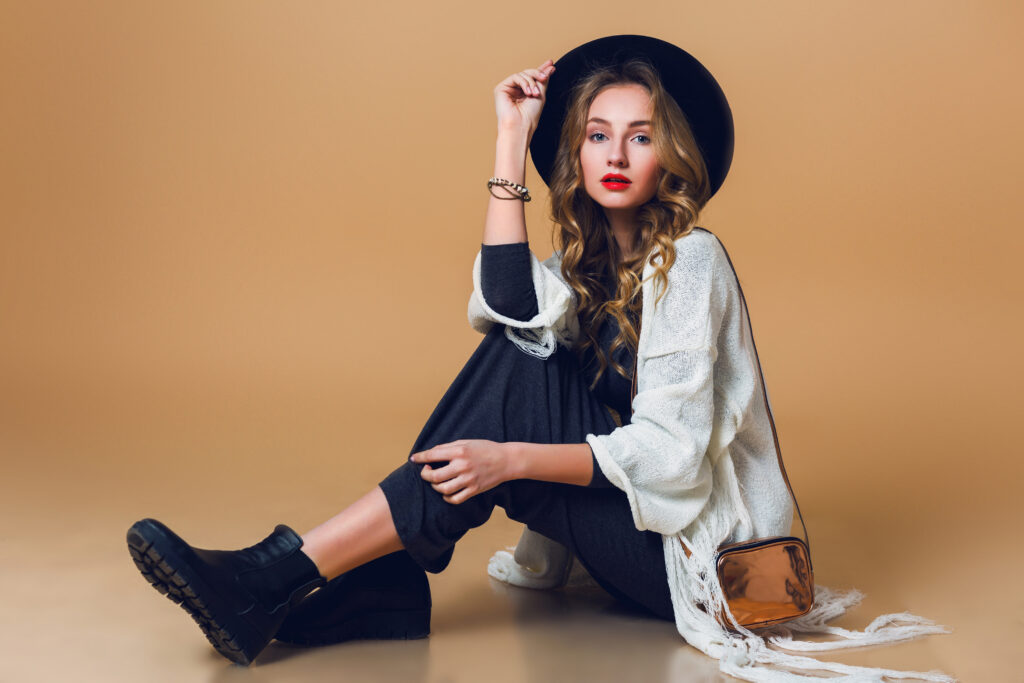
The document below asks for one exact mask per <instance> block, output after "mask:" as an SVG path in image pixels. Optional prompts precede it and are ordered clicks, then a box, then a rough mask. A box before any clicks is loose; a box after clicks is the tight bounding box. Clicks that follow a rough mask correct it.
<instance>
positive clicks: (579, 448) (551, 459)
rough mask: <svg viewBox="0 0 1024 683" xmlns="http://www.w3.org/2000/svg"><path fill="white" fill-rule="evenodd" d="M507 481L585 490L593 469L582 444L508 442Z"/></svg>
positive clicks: (506, 445) (590, 454)
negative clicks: (564, 486)
mask: <svg viewBox="0 0 1024 683" xmlns="http://www.w3.org/2000/svg"><path fill="white" fill-rule="evenodd" d="M505 447H506V448H507V449H508V460H509V474H510V478H511V479H537V480H540V481H553V482H559V483H562V484H575V485H576V486H589V485H590V483H591V481H592V480H593V477H594V473H595V470H596V465H595V461H594V454H593V452H592V451H591V450H590V445H589V444H586V443H556V444H548V443H528V442H525V441H508V442H506V443H505Z"/></svg>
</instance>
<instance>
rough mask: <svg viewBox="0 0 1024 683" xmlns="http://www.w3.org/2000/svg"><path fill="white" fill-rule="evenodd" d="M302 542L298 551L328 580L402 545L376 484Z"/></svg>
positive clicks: (391, 551)
mask: <svg viewBox="0 0 1024 683" xmlns="http://www.w3.org/2000/svg"><path fill="white" fill-rule="evenodd" d="M302 541H303V544H302V550H303V551H304V552H305V553H306V555H308V556H309V558H310V559H311V560H313V563H314V564H315V565H316V567H317V569H318V570H319V571H320V573H321V574H322V575H323V576H324V577H325V578H326V579H327V580H328V581H330V580H331V579H333V578H334V577H336V576H339V575H341V574H343V573H345V572H347V571H348V570H350V569H355V568H356V567H358V566H359V565H361V564H366V563H367V562H369V561H370V560H375V559H377V558H378V557H382V556H384V555H387V554H388V553H393V552H395V551H398V550H401V549H402V548H403V546H402V541H401V539H399V537H398V532H397V531H396V530H395V522H394V520H393V519H392V517H391V508H390V507H389V506H388V501H387V498H385V497H384V491H383V490H382V489H381V488H380V486H374V487H373V489H371V490H370V492H369V493H367V494H366V495H364V496H363V497H362V498H360V499H359V500H357V501H356V502H354V503H352V504H351V505H349V506H348V507H347V508H345V509H344V510H342V511H341V512H339V513H338V514H336V515H335V516H334V517H331V518H330V519H329V520H327V521H326V522H324V523H323V524H321V525H320V526H318V527H316V528H314V529H313V530H311V531H309V532H307V533H305V534H303V535H302Z"/></svg>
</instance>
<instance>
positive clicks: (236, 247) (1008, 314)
mask: <svg viewBox="0 0 1024 683" xmlns="http://www.w3.org/2000/svg"><path fill="white" fill-rule="evenodd" d="M1022 28H1024V25H1022V12H1021V10H1020V8H1019V5H1018V4H1017V3H1011V2H993V1H989V2H959V3H949V2H897V3H892V2H882V1H874V0H872V1H871V2H812V1H809V0H808V1H795V0H786V1H776V2H771V3H760V2H717V3H696V2H679V1H678V0H676V1H673V2H650V3H645V4H628V3H627V4H623V3H615V2H607V1H601V2H589V3H577V4H572V5H557V4H554V3H549V2H532V1H529V0H527V1H525V2H519V3H514V4H507V3H506V4H502V3H476V2H473V3H471V2H461V3H460V2H442V3H412V2H404V3H401V4H400V5H398V4H391V3H367V4H364V5H359V6H350V5H348V4H343V3H325V2H320V3H312V2H309V3H258V2H231V3H228V2H220V3H206V2H191V3H181V2H177V3H140V2H120V3H116V2H91V3H79V2H64V3H58V2H32V3H28V2H24V3H4V4H3V5H2V10H0V78H2V81H0V90H2V102H3V104H2V109H0V112H2V114H0V122H2V125H0V230H2V232H0V453H2V459H3V460H2V461H3V465H4V474H3V477H2V484H0V520H2V521H0V592H2V596H0V605H2V607H0V651H3V656H2V657H0V680H2V681H28V680H60V679H73V680H90V681H111V680H120V679H124V680H174V681H181V680H236V679H237V680H243V679H245V680H249V679H251V680H257V681H264V680H266V681H271V680H334V679H335V678H337V677H338V676H339V675H341V674H342V673H344V674H346V675H347V676H348V678H346V680H349V679H351V680H385V679H386V678H388V677H389V676H395V677H400V678H402V679H403V680H423V681H431V682H433V681H471V680H480V679H481V678H482V677H484V676H485V675H488V676H490V677H491V678H493V679H494V680H512V681H518V680H551V679H554V678H559V679H560V680H578V679H579V680H581V679H583V678H586V677H590V678H592V679H596V680H627V679H632V680H709V681H710V680H719V676H718V675H717V674H716V670H717V669H716V667H715V666H714V664H715V663H714V662H711V661H710V660H708V659H707V658H705V657H703V655H700V654H699V653H696V651H694V650H692V649H691V648H688V647H685V646H682V645H681V641H680V639H679V638H678V636H677V635H676V634H675V633H674V629H673V627H672V625H671V624H668V623H657V622H652V621H650V620H646V619H643V618H640V617H638V616H636V615H632V614H630V613H628V612H623V611H621V610H617V608H616V607H615V605H613V604H611V603H610V601H609V600H607V599H606V598H605V596H603V594H594V595H589V596H587V595H582V596H579V595H574V594H571V593H570V594H567V595H560V594H554V595H552V594H541V595H530V594H529V593H530V592H529V591H520V590H514V589H508V588H506V587H504V586H502V585H501V584H498V583H496V582H493V581H491V580H490V579H489V577H487V575H486V572H485V564H486V559H487V557H489V555H490V553H491V552H493V551H494V550H496V549H498V548H500V547H502V546H504V545H510V544H512V543H514V542H515V540H516V539H517V538H518V532H519V528H520V527H519V525H517V524H514V523H512V522H509V521H508V520H506V519H505V518H504V515H503V514H502V512H501V511H500V510H497V511H496V514H495V516H494V517H493V518H492V520H491V521H490V522H488V524H487V525H485V526H484V527H483V528H482V529H480V530H477V531H474V532H471V533H470V534H469V535H467V537H466V538H465V539H464V540H463V542H462V543H461V544H460V546H459V549H458V551H457V552H456V555H455V559H454V561H453V563H452V566H451V567H450V569H449V570H448V571H446V572H445V573H443V574H441V575H431V582H432V585H433V587H434V601H435V604H434V622H433V634H432V635H431V637H430V638H429V639H427V640H423V641H413V642H398V643H388V642H378V643H353V644H346V645H343V646H337V647H333V648H322V649H318V650H314V651H305V650H296V649H288V648H285V647H282V646H280V645H272V646H271V648H269V650H268V651H267V653H266V654H265V655H264V656H263V657H261V659H260V660H259V661H258V662H257V665H256V666H254V667H252V668H250V669H247V670H243V669H238V668H237V667H232V666H230V665H229V664H227V663H226V662H225V661H224V660H223V659H221V658H220V657H219V656H218V655H216V654H215V653H213V651H212V650H210V648H209V647H208V646H207V645H206V644H205V641H203V639H202V636H201V634H200V633H199V631H198V629H196V628H195V627H194V625H192V624H191V622H190V621H189V620H188V618H187V616H185V615H184V613H182V612H181V611H180V610H178V609H177V608H173V607H171V605H170V603H169V602H167V601H166V600H165V599H163V598H161V597H159V596H158V595H157V594H156V593H155V592H154V591H152V590H151V589H150V588H148V587H147V586H146V584H145V582H144V581H143V580H142V579H141V577H139V575H138V574H137V572H136V571H135V569H134V567H133V566H132V564H131V562H130V561H129V558H128V554H127V552H126V549H125V547H124V540H123V539H124V536H123V534H124V532H125V530H126V529H127V527H128V526H129V525H130V524H131V523H132V522H133V521H135V520H136V519H138V518H140V517H145V516H153V517H157V518H159V519H161V520H163V521H165V522H167V523H168V524H170V525H171V526H172V528H175V529H176V530H177V531H179V532H180V533H182V535H184V536H185V537H186V538H188V539H189V540H190V541H191V542H193V543H195V544H196V545H201V546H204V547H226V548H230V547H240V546H243V545H248V544H250V543H253V542H255V541H256V540H258V539H260V538H262V537H263V536H264V535H266V534H267V533H269V531H270V530H271V529H272V528H273V525H274V524H276V523H278V522H284V523H287V524H290V525H291V526H293V527H295V528H296V529H297V530H299V531H300V532H304V531H306V530H308V529H309V528H310V527H311V526H313V525H314V524H316V523H318V522H319V521H321V520H322V519H325V518H326V517H328V516H330V515H332V514H333V513H335V512H337V511H338V510H340V509H341V508H343V507H344V506H345V505H347V504H348V503H349V502H351V501H352V500H353V499H354V498H355V497H356V496H358V495H360V494H362V493H363V492H364V491H366V490H367V489H368V488H369V487H371V486H373V485H375V484H376V483H377V482H378V481H379V480H380V479H382V478H383V477H384V476H386V475H387V474H388V473H389V472H390V471H391V470H392V469H393V468H394V467H395V466H397V465H398V464H399V463H400V461H401V458H402V457H404V456H405V455H407V454H408V452H409V449H410V447H411V445H412V443H413V441H414V440H415V438H416V436H417V434H418V433H419V429H420V427H421V426H422V424H423V423H424V421H425V420H426V418H427V416H428V415H429V413H430V411H431V410H432V408H433V406H434V405H435V404H436V403H437V401H438V400H439V399H440V397H441V395H442V394H443V393H444V390H445V389H446V388H447V386H448V384H449V383H450V382H451V380H452V379H453V378H454V377H455V374H456V373H457V372H458V370H459V369H460V368H461V367H462V364H463V363H464V362H465V360H466V359H467V358H468V356H469V354H470V353H472V351H473V349H474V348H475V346H476V344H478V343H479V341H480V339H481V337H480V336H479V335H478V334H477V333H476V332H474V331H472V330H471V329H470V328H469V326H468V323H467V321H466V303H467V300H468V296H469V293H470V289H471V280H470V269H471V265H472V260H473V257H474V255H475V253H476V250H477V249H478V248H479V244H480V240H481V236H482V227H483V226H482V222H483V218H484V209H485V206H486V201H487V193H486V187H485V180H486V179H487V177H489V175H490V174H491V171H492V165H493V154H494V147H493V144H494V136H495V114H494V107H493V94H492V89H493V87H494V85H495V84H496V83H497V82H498V81H499V80H501V79H502V78H504V77H505V76H506V75H508V74H509V73H511V72H513V71H518V70H520V69H523V68H527V67H533V66H537V65H539V64H540V63H541V62H542V61H543V60H544V59H546V58H549V57H550V58H552V59H557V58H558V57H560V56H561V55H562V54H564V53H565V52H566V51H567V50H569V49H571V48H572V47H574V46H576V45H578V44H579V43H582V42H584V41H586V40H590V39H592V38H595V37H598V36H601V35H607V34H612V33H645V34H649V35H655V36H657V37H660V38H663V39H666V40H669V41H672V42H675V43H677V44H679V45H681V46H682V47H684V48H685V49H687V50H688V51H690V52H692V53H693V54H695V55H696V56H697V57H698V58H699V59H701V60H702V61H703V62H704V63H705V64H706V65H707V67H708V68H709V69H710V70H711V71H712V73H714V74H715V75H716V77H717V78H718V79H719V81H720V82H721V84H722V86H723V88H724V90H725V92H726V93H727V95H728V97H729V99H730V102H731V104H732V107H733V112H734V116H735V121H736V129H737V136H736V155H735V159H734V163H733V167H732V171H731V173H730V176H729V179H728V181H727V183H726V184H725V186H724V188H723V190H722V191H721V192H720V193H719V194H718V195H717V196H716V197H715V198H714V199H713V200H712V202H711V204H710V205H709V208H708V211H707V212H706V214H705V216H704V219H703V221H702V224H703V225H704V226H705V227H707V228H708V229H710V230H712V231H713V232H715V233H716V234H717V235H719V237H720V238H721V239H722V240H723V242H724V243H725V245H726V246H727V248H728V249H729V252H730V255H731V256H732V258H733V262H734V263H735V264H736V266H737V268H738V269H739V273H740V277H741V279H742V282H743V285H744V290H745V293H746V294H747V298H748V301H749V304H750V311H751V316H752V320H753V326H754V330H755V333H756V335H757V341H758V350H759V352H760V355H761V360H762V363H763V366H764V372H765V376H766V379H767V382H768V387H769V390H770V392H771V396H772V403H773V406H774V408H775V410H776V422H777V425H778V428H779V434H780V439H781V442H782V445H783V452H784V454H785V456H786V462H787V464H788V467H789V472H790V475H791V478H792V481H793V485H794V486H795V488H796V491H797V494H798V496H799V499H800V502H801V503H802V507H803V509H804V512H805V515H806V517H807V521H808V526H809V529H810V532H811V541H812V547H813V550H814V553H815V559H816V570H817V571H816V578H817V580H818V582H819V583H821V584H825V585H829V586H836V587H849V586H856V587H858V588H860V589H862V590H863V591H865V593H866V594H867V598H866V600H865V602H864V604H863V605H862V606H861V607H860V608H858V609H857V610H855V611H854V612H853V613H851V614H850V615H848V616H847V617H846V618H844V620H843V621H841V622H840V623H842V624H843V625H847V626H850V627H855V628H862V627H863V626H864V625H866V624H867V623H868V621H870V619H871V618H873V617H874V616H875V615H877V614H880V613H882V612H899V611H904V610H910V611H913V612H915V613H918V614H923V615H926V616H929V617H932V618H934V619H936V620H937V621H939V622H941V623H944V624H948V625H950V626H952V627H953V628H954V633H953V634H952V635H945V636H935V637H931V638H927V639H924V640H921V641H916V642H913V643H908V644H903V645H899V646H894V647H887V648H872V649H869V650H865V651H860V652H853V653H847V654H844V655H836V656H835V657H834V658H835V659H838V660H841V661H847V662H852V663H864V664H871V665H877V666H893V667H903V668H912V669H919V670H923V669H931V668H935V669H941V670H944V671H946V672H948V673H951V674H954V675H956V676H958V677H961V678H962V679H963V680H975V681H999V680H1007V681H1009V680H1020V674H1019V671H1018V672H1017V673H1016V674H1014V673H1011V668H1010V667H1011V664H1012V662H1011V653H1012V652H1016V651H1018V650H1019V648H1020V641H1021V637H1022V636H1024V628H1022V622H1021V619H1020V614H1021V610H1022V608H1024V595H1022V593H1021V591H1020V589H1019V587H1018V585H1017V584H1016V580H1017V574H1018V573H1019V569H1018V567H1019V565H1020V561H1021V560H1022V559H1024V558H1022V553H1021V551H1020V548H1019V543H1018V542H1017V540H1016V539H1017V537H1018V534H1019V526H1020V520H1021V515H1020V513H1019V511H1018V510H1019V508H1018V506H1017V503H1019V492H1020V481H1021V475H1022V471H1024V465H1022V458H1021V457H1020V456H1021V454H1020V451H1019V449H1018V447H1017V444H1016V443H1015V442H1014V441H1013V437H1014V436H1016V435H1017V430H1015V429H1013V428H1012V427H1011V425H1015V424H1017V417H1018V413H1019V409H1020V405H1021V401H1020V386H1021V380H1022V379H1024V378H1022V372H1021V369H1022V368H1021V359H1020V354H1019V349H1020V347H1021V342H1022V334H1021V326H1020V323H1019V310H1020V302H1021V295H1022V289H1024V282H1022V279H1021V277H1020V256H1021V253H1022V249H1021V248H1022V238H1021V232H1020V227H1021V224H1022V219H1024V210H1022V209H1021V204H1020V202H1019V184H1020V180H1021V173H1020V158H1021V153H1022V152H1024V145H1022V144H1021V143H1022V136H1024V134H1022V132H1021V126H1020V122H1021V121H1022V120H1024V106H1022V105H1024V99H1022V97H1021V94H1020V88H1019V85H1018V84H1019V82H1020V75H1019V72H1020V66H1021V63H1022V60H1021V57H1022V53H1024V48H1022V47H1021V42H1020V40H1019V35H1020V31H1021V29H1022ZM527 185H528V187H529V188H530V190H531V192H532V193H533V195H534V197H535V201H534V202H532V203H531V204H529V205H528V216H527V221H528V227H529V231H530V244H531V247H532V249H533V251H534V252H535V253H536V254H537V255H538V257H540V258H544V257H546V256H547V255H548V254H550V252H551V242H550V224H549V222H548V221H547V219H546V218H545V214H546V211H545V200H546V191H545V188H544V187H543V183H542V182H541V181H540V180H539V178H538V177H537V175H536V173H535V172H534V170H533V168H532V166H531V167H529V170H528V174H527ZM1015 561H1016V564H1015ZM566 601H567V602H566ZM565 604H568V605H569V606H570V607H571V609H569V610H568V614H569V615H570V616H569V617H566V616H565V611H564V610H563V609H562V607H563V606H564V605H565ZM552 606H554V607H552ZM534 608H536V609H537V610H539V611H540V614H541V615H543V616H544V617H545V618H542V619H539V620H530V619H524V615H528V614H532V613H534ZM572 615H576V616H579V615H583V616H584V617H586V618H583V619H574V618H572ZM551 624H558V626H557V627H556V628H552V627H551V626H550V625H551ZM577 655H580V656H581V657H583V659H582V660H577V659H575V657H576V656H577ZM639 668H643V670H644V673H643V674H642V675H640V672H639ZM722 680H724V677H722Z"/></svg>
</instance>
